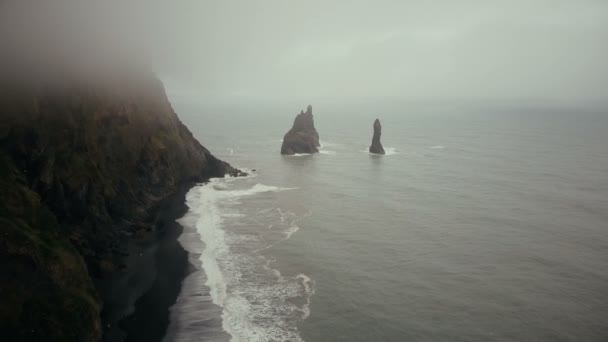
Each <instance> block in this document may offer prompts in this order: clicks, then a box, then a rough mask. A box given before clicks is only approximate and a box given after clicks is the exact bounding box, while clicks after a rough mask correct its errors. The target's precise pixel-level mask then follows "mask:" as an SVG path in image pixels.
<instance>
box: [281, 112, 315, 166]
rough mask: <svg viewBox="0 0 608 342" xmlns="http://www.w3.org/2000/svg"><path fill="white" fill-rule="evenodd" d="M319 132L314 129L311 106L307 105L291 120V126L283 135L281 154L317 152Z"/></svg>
mask: <svg viewBox="0 0 608 342" xmlns="http://www.w3.org/2000/svg"><path fill="white" fill-rule="evenodd" d="M319 146H321V145H320V144H319V133H317V130H316V129H315V121H314V119H313V116H312V107H311V106H310V105H308V107H307V108H306V112H304V111H301V112H300V114H298V115H297V116H296V119H295V120H294V122H293V127H291V129H290V130H289V132H287V133H286V134H285V136H284V137H283V145H282V146H281V154H287V155H293V154H296V153H317V152H319V149H318V147H319Z"/></svg>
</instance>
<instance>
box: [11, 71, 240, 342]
mask: <svg viewBox="0 0 608 342" xmlns="http://www.w3.org/2000/svg"><path fill="white" fill-rule="evenodd" d="M238 173H239V171H238V170H235V169H233V168H232V167H231V166H230V165H228V164H227V163H225V162H223V161H221V160H219V159H217V158H215V157H214V156H213V155H212V154H211V153H210V152H209V151H208V150H207V149H205V148H204V147H203V146H201V145H200V144H199V143H198V141H197V140H196V139H195V138H194V137H193V135H192V133H191V132H190V131H189V130H188V129H187V128H186V127H185V126H184V125H183V124H182V123H181V122H180V120H179V118H178V117H177V115H176V114H175V112H174V111H173V109H172V108H171V105H170V103H169V101H168V99H167V97H166V95H165V91H164V88H163V86H162V84H161V82H160V81H159V80H158V79H156V78H154V77H137V78H133V79H129V80H128V81H121V82H117V83H115V84H111V85H104V86H92V85H90V84H70V85H68V84H62V85H61V86H57V85H54V86H53V87H45V86H43V85H36V86H33V85H31V84H29V85H28V86H23V87H18V86H14V87H3V88H2V91H1V92H0V174H1V177H0V339H1V340H3V341H17V340H19V341H25V340H28V341H38V340H41V341H97V340H99V339H100V338H101V333H102V329H101V323H100V319H99V314H100V310H101V309H102V305H103V303H102V302H101V300H100V298H99V296H98V294H97V292H96V290H95V288H94V286H93V282H92V277H99V276H102V275H103V274H104V273H106V272H112V271H114V270H116V269H118V268H120V254H121V253H122V251H121V249H120V245H121V242H123V241H124V240H125V239H127V238H128V237H129V236H133V235H135V234H137V233H138V232H140V231H142V230H144V231H145V230H150V229H153V228H151V227H152V226H153V225H151V224H149V222H150V221H149V219H148V218H149V216H150V214H151V212H150V211H151V208H153V207H154V206H155V205H156V204H157V203H158V202H159V201H160V200H161V199H163V198H165V197H166V196H168V195H170V194H172V193H173V192H175V191H176V190H177V188H178V187H180V186H184V185H186V184H190V183H192V182H199V181H204V180H206V179H209V178H210V177H221V176H224V175H225V174H233V175H236V174H238Z"/></svg>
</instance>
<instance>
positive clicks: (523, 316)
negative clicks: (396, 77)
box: [167, 99, 608, 341]
mask: <svg viewBox="0 0 608 342" xmlns="http://www.w3.org/2000/svg"><path fill="white" fill-rule="evenodd" d="M172 100H173V105H174V108H175V109H176V111H177V112H178V114H179V115H180V117H181V118H182V121H183V122H184V123H185V124H186V125H187V126H188V127H189V128H190V129H191V130H192V132H193V133H194V135H195V136H196V137H197V138H198V139H199V141H201V143H202V144H203V145H205V146H206V147H207V148H209V149H210V150H211V151H212V152H213V153H214V154H215V155H216V156H218V157H220V158H222V159H225V160H227V161H229V162H230V163H232V164H233V165H235V166H237V167H240V168H244V169H247V170H249V171H251V175H250V176H249V177H246V178H241V179H234V178H230V179H217V180H213V181H212V182H210V183H209V184H206V185H201V186H196V187H194V188H193V189H192V190H191V191H190V192H189V193H188V196H187V204H188V206H189V208H190V211H189V212H188V213H187V214H186V215H185V216H184V217H183V218H182V219H181V220H180V222H181V223H182V225H183V226H184V227H185V228H184V234H183V235H182V237H181V238H180V241H181V242H182V244H183V245H184V246H185V248H186V249H187V250H189V251H190V252H191V262H192V264H193V265H194V266H195V268H196V269H197V270H196V271H195V272H194V273H192V274H191V275H190V276H189V277H188V278H187V279H185V281H184V286H183V289H182V293H181V295H180V298H179V299H178V301H177V303H176V304H175V305H174V306H173V307H172V308H171V320H172V322H171V326H170V328H169V334H168V337H167V340H172V341H173V340H174V341H228V340H231V341H302V340H305V341H473V340H476V341H513V340H519V341H606V340H608V134H607V133H606V132H608V111H602V110H588V109H587V110H583V109H563V108H562V109H559V108H558V109H555V108H553V109H550V108H544V107H542V106H515V105H510V106H508V105H499V104H493V105H463V104H460V105H448V104H426V105H425V104H415V105H414V104H411V105H392V106H391V105H386V104H382V105H378V104H375V105H374V104H370V105H367V106H366V105H357V106H355V105H351V106H346V105H345V106H340V105H336V104H331V103H329V104H319V105H315V104H313V113H314V115H315V124H316V127H317V130H318V132H319V134H320V137H321V142H322V145H323V146H322V148H321V153H319V154H316V155H300V156H281V155H280V154H279V150H280V145H281V138H282V136H283V134H284V133H285V132H286V131H287V130H288V129H289V128H290V127H291V124H292V122H293V118H294V115H295V114H296V113H298V112H299V111H300V109H301V108H304V107H305V106H306V105H307V103H302V104H301V105H299V106H294V105H292V104H290V105H287V104H286V105H275V106H251V107H253V108H251V107H240V108H239V107H238V106H219V105H218V106H206V105H203V104H196V103H193V102H188V101H184V100H180V99H172ZM376 117H379V118H380V120H381V122H382V126H383V131H382V143H383V145H384V147H385V149H386V151H387V155H385V156H375V155H370V154H369V153H367V148H368V146H369V143H370V141H371V136H372V123H373V120H374V119H375V118H376ZM253 169H255V171H252V170H253Z"/></svg>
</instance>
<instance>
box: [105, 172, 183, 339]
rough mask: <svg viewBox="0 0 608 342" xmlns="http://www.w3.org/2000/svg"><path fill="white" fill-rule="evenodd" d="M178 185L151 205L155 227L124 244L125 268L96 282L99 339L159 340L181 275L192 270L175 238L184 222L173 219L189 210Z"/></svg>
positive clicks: (177, 292) (167, 322)
mask: <svg viewBox="0 0 608 342" xmlns="http://www.w3.org/2000/svg"><path fill="white" fill-rule="evenodd" d="M194 185H195V183H192V184H187V185H185V186H181V187H180V188H179V189H178V191H177V192H175V193H174V194H172V195H169V196H168V197H166V198H165V199H163V200H161V201H160V202H159V204H158V206H157V207H156V208H154V209H152V210H154V211H155V212H152V213H151V214H153V215H154V216H155V217H156V219H155V223H153V225H154V226H155V229H152V232H150V233H147V234H145V236H143V237H141V238H130V239H129V241H128V242H127V243H126V245H127V246H128V247H127V249H128V252H129V255H128V256H126V257H125V258H124V263H125V264H126V268H125V269H124V270H120V271H116V272H115V273H114V274H111V275H110V276H108V277H107V278H106V279H101V280H98V281H97V289H98V291H99V293H100V296H101V297H102V299H103V303H104V309H103V311H102V314H101V316H102V323H103V331H104V334H103V341H104V342H114V341H150V342H153V341H162V340H163V338H164V337H165V335H166V333H167V330H168V328H169V323H170V308H171V306H173V304H175V302H176V300H177V298H178V296H179V294H180V292H181V287H182V283H183V281H184V279H185V278H186V277H187V276H188V275H189V274H190V273H191V272H193V271H194V266H193V265H192V264H190V262H189V260H188V256H189V253H188V252H187V251H186V250H185V249H184V248H183V247H182V245H181V244H180V242H179V241H178V238H179V236H180V235H181V234H182V231H183V227H182V226H181V225H180V224H179V223H178V222H177V221H176V220H177V219H179V218H180V217H182V216H183V215H184V214H185V213H186V212H187V210H188V206H187V205H186V201H185V197H186V193H187V192H188V191H189V190H190V189H191V188H192V186H194Z"/></svg>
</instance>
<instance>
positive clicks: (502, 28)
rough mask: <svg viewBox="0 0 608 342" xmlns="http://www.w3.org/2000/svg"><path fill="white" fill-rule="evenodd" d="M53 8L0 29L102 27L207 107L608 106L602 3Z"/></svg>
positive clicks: (606, 24) (278, 2) (353, 0)
mask: <svg viewBox="0 0 608 342" xmlns="http://www.w3.org/2000/svg"><path fill="white" fill-rule="evenodd" d="M50 2H51V3H53V1H50ZM54 3H57V4H59V3H63V5H61V6H63V7H65V6H67V5H66V4H69V3H71V2H70V1H55V2H54ZM119 3H120V5H118V4H119ZM72 5H73V4H72ZM46 6H51V7H52V6H54V5H46ZM57 6H58V8H59V10H56V11H48V9H45V10H44V11H38V12H39V13H37V14H36V15H35V16H30V17H28V18H26V19H23V18H20V17H19V15H16V14H15V13H11V11H10V8H8V7H6V6H5V8H3V11H4V12H3V13H2V16H3V17H4V18H0V19H6V18H7V16H10V17H12V18H13V19H14V20H15V21H25V22H28V25H29V24H30V23H29V22H31V21H32V20H31V18H34V17H36V21H37V22H44V21H45V20H51V21H70V20H71V21H74V20H73V19H74V17H80V18H79V20H78V25H80V27H82V28H83V29H82V31H83V32H88V31H91V32H96V33H99V32H100V31H101V32H104V31H106V32H105V33H106V35H105V36H104V37H106V38H104V39H108V40H112V39H116V40H122V41H121V43H120V44H125V42H128V43H129V42H130V43H132V46H137V49H140V52H141V55H142V56H145V57H146V59H148V60H149V61H150V63H151V64H152V65H153V66H154V68H155V69H156V72H157V73H158V75H159V76H160V77H161V78H162V79H163V80H164V81H165V83H166V84H167V85H168V87H169V90H170V92H173V93H181V94H191V95H192V96H201V98H209V99H213V98H222V99H244V100H247V99H267V100H272V99H273V98H276V97H281V98H294V99H295V98H303V99H305V98H308V99H320V98H337V99H349V98H368V97H369V98H382V97H400V98H406V99H419V98H422V99H429V98H431V99H432V98H447V99H451V98H458V99H459V98H464V99H507V100H508V99H541V100H548V101H566V102H602V101H606V99H607V98H608V1H604V0H597V1H593V0H571V1H562V0H546V1H545V0H521V1H518V0H504V1H490V0H481V1H454V0H450V1H405V0H395V1H371V0H370V1H357V0H348V1H329V0H324V1H323V0H306V1H297V0H291V1H289V0H267V1H262V0H242V1H230V0H217V1H194V0H193V1H179V0H177V1H170V2H169V1H166V2H161V1H156V2H155V3H152V1H127V2H117V3H116V4H113V5H112V6H107V7H105V8H104V9H103V10H100V9H98V8H96V9H95V10H91V9H90V8H87V7H86V6H85V5H79V6H78V9H77V10H72V11H66V10H65V8H61V6H60V5H57ZM70 6H71V5H70ZM89 7H90V6H89ZM49 12H50V13H51V14H48V13H49ZM85 13H86V14H85ZM21 15H23V13H21ZM47 29H48V28H47ZM87 30H88V31H87ZM78 31H81V30H78ZM22 37H27V35H22ZM107 37H111V38H107ZM23 39H29V38H23ZM95 40H102V39H99V38H96V39H95ZM135 42H137V43H135ZM113 49H114V47H112V46H111V44H110V45H108V46H107V48H106V50H110V51H111V50H113Z"/></svg>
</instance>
